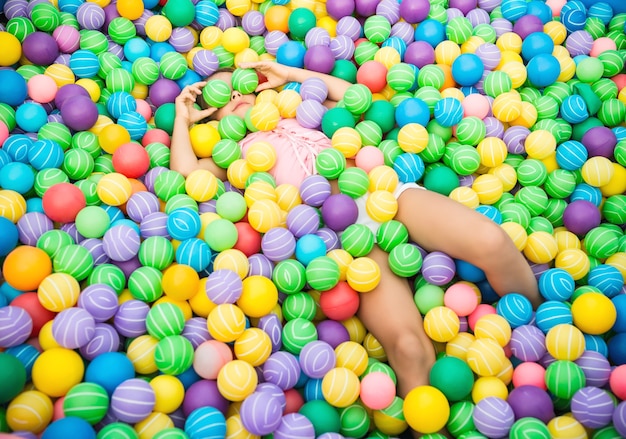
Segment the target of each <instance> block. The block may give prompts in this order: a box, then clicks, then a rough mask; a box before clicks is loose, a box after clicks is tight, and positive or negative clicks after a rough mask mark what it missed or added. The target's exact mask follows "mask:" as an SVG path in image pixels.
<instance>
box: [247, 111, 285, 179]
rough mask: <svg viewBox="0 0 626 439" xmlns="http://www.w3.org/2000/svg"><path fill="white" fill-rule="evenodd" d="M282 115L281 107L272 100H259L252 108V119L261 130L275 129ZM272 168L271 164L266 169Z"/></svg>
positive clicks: (253, 123)
mask: <svg viewBox="0 0 626 439" xmlns="http://www.w3.org/2000/svg"><path fill="white" fill-rule="evenodd" d="M280 117H281V112H280V109H279V108H278V106H277V105H275V104H274V103H272V102H257V103H256V104H255V105H254V106H253V107H252V109H251V110H250V121H251V122H252V125H254V127H255V128H256V129H257V130H259V131H270V130H273V129H274V128H276V126H277V125H278V122H279V121H280ZM249 151H250V150H249V149H248V156H249V154H250V152H249ZM248 156H247V157H248ZM248 160H249V159H248ZM272 166H273V163H272ZM270 168H271V166H269V167H268V168H267V169H266V170H269V169H270Z"/></svg>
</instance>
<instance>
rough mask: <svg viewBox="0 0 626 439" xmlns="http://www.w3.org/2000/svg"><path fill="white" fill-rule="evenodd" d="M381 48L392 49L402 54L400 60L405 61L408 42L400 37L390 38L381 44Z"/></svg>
mask: <svg viewBox="0 0 626 439" xmlns="http://www.w3.org/2000/svg"><path fill="white" fill-rule="evenodd" d="M381 47H391V48H393V49H395V50H396V52H398V53H399V54H400V59H404V53H405V52H406V42H405V41H404V40H403V39H402V38H399V37H389V38H387V39H386V40H385V41H383V43H382V44H381Z"/></svg>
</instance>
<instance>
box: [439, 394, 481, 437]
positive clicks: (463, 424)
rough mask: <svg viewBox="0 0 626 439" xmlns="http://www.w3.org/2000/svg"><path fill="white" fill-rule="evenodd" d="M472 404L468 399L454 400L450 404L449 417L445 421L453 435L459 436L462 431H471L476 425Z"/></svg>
mask: <svg viewBox="0 0 626 439" xmlns="http://www.w3.org/2000/svg"><path fill="white" fill-rule="evenodd" d="M473 413H474V404H472V403H471V402H470V401H459V402H455V403H454V404H452V405H451V406H450V417H449V418H448V422H447V423H446V428H447V429H448V431H449V432H450V434H452V435H453V436H454V437H459V436H460V435H462V434H463V433H467V432H470V431H473V430H474V429H475V428H476V426H475V425H474V419H473V418H472V414H473Z"/></svg>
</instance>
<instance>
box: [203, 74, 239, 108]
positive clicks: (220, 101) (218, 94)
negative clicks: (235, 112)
mask: <svg viewBox="0 0 626 439" xmlns="http://www.w3.org/2000/svg"><path fill="white" fill-rule="evenodd" d="M231 93H232V91H231V89H230V85H228V83H227V82H226V81H224V80H222V79H211V80H210V81H209V82H207V83H206V85H205V86H204V88H203V89H202V97H203V98H204V101H205V102H206V103H207V104H209V105H210V106H211V107H215V108H222V107H223V106H224V105H226V104H227V103H228V102H230V97H231Z"/></svg>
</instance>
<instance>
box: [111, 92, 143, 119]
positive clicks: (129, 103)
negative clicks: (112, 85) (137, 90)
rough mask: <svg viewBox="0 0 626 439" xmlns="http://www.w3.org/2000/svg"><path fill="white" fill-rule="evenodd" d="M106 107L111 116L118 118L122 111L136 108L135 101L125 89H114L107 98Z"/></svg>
mask: <svg viewBox="0 0 626 439" xmlns="http://www.w3.org/2000/svg"><path fill="white" fill-rule="evenodd" d="M106 107H107V111H108V112H109V114H110V115H111V117H113V118H115V119H118V118H119V117H120V116H121V115H122V114H124V113H128V112H130V111H135V110H137V101H136V100H135V98H134V97H133V96H132V95H131V94H130V93H128V92H126V91H116V92H114V93H111V96H109V99H107V102H106Z"/></svg>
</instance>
